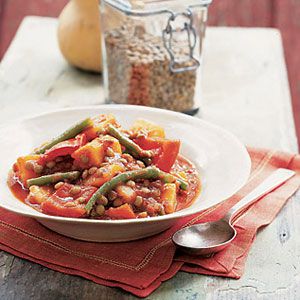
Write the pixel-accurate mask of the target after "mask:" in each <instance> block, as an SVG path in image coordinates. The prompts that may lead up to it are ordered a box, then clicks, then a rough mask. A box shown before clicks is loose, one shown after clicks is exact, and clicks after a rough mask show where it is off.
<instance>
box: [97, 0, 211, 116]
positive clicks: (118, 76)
mask: <svg viewBox="0 0 300 300" xmlns="http://www.w3.org/2000/svg"><path fill="white" fill-rule="evenodd" d="M211 1H212V0H185V1H182V0H101V23H102V53H103V54H102V55H103V77H104V88H105V97H106V102H107V103H120V104H135V105H145V106H153V107H159V108H164V109H170V110H174V111H180V112H185V113H189V114H194V113H196V112H197V111H198V109H199V107H200V101H201V88H200V72H201V52H202V44H203V39H204V35H205V27H206V20H207V9H208V6H209V4H210V3H211Z"/></svg>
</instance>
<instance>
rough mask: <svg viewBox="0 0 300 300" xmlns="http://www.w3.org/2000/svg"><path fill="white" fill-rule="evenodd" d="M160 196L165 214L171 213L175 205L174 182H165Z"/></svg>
mask: <svg viewBox="0 0 300 300" xmlns="http://www.w3.org/2000/svg"><path fill="white" fill-rule="evenodd" d="M160 197H161V203H162V205H163V206H164V209H165V213H166V214H171V213H173V212H174V211H175V209H176V206H177V199H176V184H175V183H165V184H164V186H163V189H162V193H161V196H160Z"/></svg>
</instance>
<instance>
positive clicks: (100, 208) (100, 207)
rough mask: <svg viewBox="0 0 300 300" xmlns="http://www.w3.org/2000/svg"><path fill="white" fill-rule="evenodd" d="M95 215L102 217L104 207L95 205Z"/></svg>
mask: <svg viewBox="0 0 300 300" xmlns="http://www.w3.org/2000/svg"><path fill="white" fill-rule="evenodd" d="M96 213H97V214H98V215H99V216H102V215H103V214H104V213H105V207H104V206H103V205H101V204H99V205H97V206H96Z"/></svg>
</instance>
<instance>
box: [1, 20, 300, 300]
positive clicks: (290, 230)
mask: <svg viewBox="0 0 300 300" xmlns="http://www.w3.org/2000/svg"><path fill="white" fill-rule="evenodd" d="M56 25H57V21H56V20H55V19H50V18H38V17H29V18H26V19H25V21H24V22H23V23H22V26H21V28H20V30H19V31H18V34H17V36H16V38H15V39H14V41H13V43H12V45H11V47H10V49H9V51H8V53H7V54H6V56H5V57H4V59H3V61H2V62H1V64H0V114H1V119H0V120H1V121H0V124H1V122H5V121H8V120H15V119H18V118H22V117H24V116H29V115H32V114H35V113H40V112H44V111H47V110H49V109H56V108H60V107H68V106H78V105H89V104H97V103H101V102H103V101H104V99H103V89H102V87H101V84H100V83H101V76H98V75H93V74H87V73H82V72H80V71H78V70H76V69H73V68H71V67H69V66H68V65H67V64H66V63H65V61H64V60H63V58H62V57H61V54H60V52H59V49H58V47H57V42H56ZM202 116H203V118H204V119H206V120H210V121H213V122H214V123H216V124H219V125H221V126H222V127H224V128H227V129H229V130H230V131H232V132H233V133H235V134H236V135H237V136H238V137H239V138H240V139H241V140H242V141H243V142H244V143H246V144H248V145H251V146H261V147H269V148H275V149H281V150H285V151H291V152H296V151H297V141H296V137H295V129H294V123H293V119H292V113H291V103H290V95H289V87H288V81H287V76H286V70H285V63H284V58H283V53H282V45H281V39H280V35H279V33H278V31H276V30H273V29H240V28H209V30H208V32H207V40H206V47H205V55H204V67H203V105H202ZM299 214H300V194H299V193H298V195H297V196H296V197H293V199H292V200H291V201H290V202H289V203H288V205H287V206H286V207H285V208H284V209H283V210H282V211H281V212H280V214H279V215H278V216H277V218H276V219H275V221H274V222H273V223H272V224H271V225H270V226H268V227H266V228H265V229H263V230H262V231H261V232H260V233H259V235H258V237H257V239H256V241H255V243H254V244H253V247H252V249H251V252H250V255H249V259H248V261H247V265H246V272H245V275H244V276H243V277H242V278H241V279H240V280H238V281H237V280H230V279H224V278H218V277H210V276H200V275H192V274H186V273H182V272H180V273H179V274H177V275H176V276H175V277H174V278H173V279H171V280H169V281H167V282H165V283H164V284H163V285H162V286H161V287H160V288H159V289H158V290H157V291H156V292H154V293H153V295H151V296H150V297H149V298H150V299H158V298H161V299H205V298H206V299H270V298H274V299H297V295H299V294H300V290H299V286H300V275H299V268H300V265H299V263H300V261H299V258H300V249H299V240H300V226H299V225H300V220H299V219H298V217H297V216H298V215H299ZM36 279H39V280H41V281H42V284H41V285H39V286H36V285H35V284H34V282H35V280H36ZM49 282H51V285H50V286H49ZM79 286H80V288H78V287H79ZM0 287H1V288H0V298H1V299H16V298H18V299H27V298H29V297H31V296H35V297H36V298H37V299H41V298H43V297H45V296H46V295H48V296H49V297H48V299H54V298H70V297H74V295H76V297H77V298H83V297H84V298H85V299H95V297H97V296H99V295H100V294H101V295H105V297H106V298H107V299H116V298H124V299H125V298H126V299H133V298H134V297H132V296H130V295H129V294H126V293H124V292H122V291H120V290H118V289H111V288H106V287H102V286H99V285H95V284H93V283H92V282H90V281H86V280H83V279H81V278H78V277H72V276H68V275H63V274H61V273H58V272H53V271H51V270H48V269H46V268H43V267H40V266H38V265H35V264H32V263H29V262H26V261H23V260H20V259H17V258H15V259H13V258H12V256H11V255H7V254H5V253H1V254H0ZM298 297H299V296H298Z"/></svg>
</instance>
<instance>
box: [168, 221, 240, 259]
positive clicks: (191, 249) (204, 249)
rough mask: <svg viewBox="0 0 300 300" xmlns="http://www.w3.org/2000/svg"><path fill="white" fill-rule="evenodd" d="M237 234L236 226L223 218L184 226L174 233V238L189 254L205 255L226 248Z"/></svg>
mask: <svg viewBox="0 0 300 300" xmlns="http://www.w3.org/2000/svg"><path fill="white" fill-rule="evenodd" d="M236 234H237V232H236V230H235V229H234V227H233V226H231V225H230V224H229V223H227V222H226V221H225V220H223V219H221V220H219V221H216V222H207V223H200V224H196V225H192V226H189V227H186V228H182V229H180V230H178V231H177V232H176V233H175V234H174V235H173V237H172V240H173V242H174V243H175V244H176V245H177V246H178V247H180V249H181V250H182V251H183V252H185V253H187V254H192V255H203V256H205V255H210V254H211V253H215V252H219V251H221V250H223V249H224V248H226V247H227V246H228V245H229V244H230V243H231V242H232V240H233V239H234V238H235V236H236Z"/></svg>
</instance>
